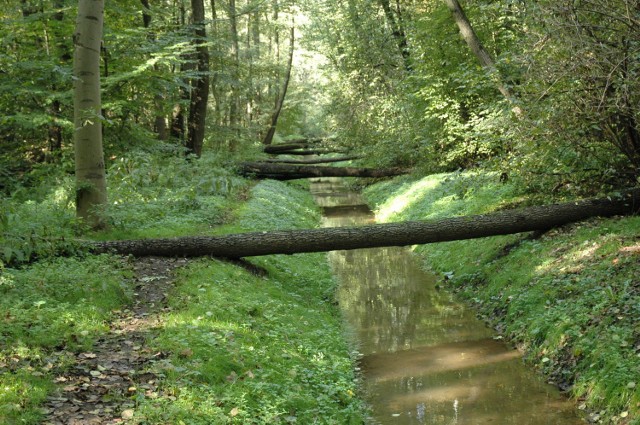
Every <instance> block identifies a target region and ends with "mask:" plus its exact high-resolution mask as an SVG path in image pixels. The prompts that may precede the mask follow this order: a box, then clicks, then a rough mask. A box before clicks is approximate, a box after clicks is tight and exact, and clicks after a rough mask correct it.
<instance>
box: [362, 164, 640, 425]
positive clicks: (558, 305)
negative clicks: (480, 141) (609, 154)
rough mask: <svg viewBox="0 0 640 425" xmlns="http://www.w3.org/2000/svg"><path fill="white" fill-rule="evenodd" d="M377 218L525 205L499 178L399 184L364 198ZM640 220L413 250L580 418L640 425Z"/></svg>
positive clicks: (468, 176) (447, 177) (448, 177)
mask: <svg viewBox="0 0 640 425" xmlns="http://www.w3.org/2000/svg"><path fill="white" fill-rule="evenodd" d="M364 195H365V198H366V200H367V202H368V203H369V204H370V205H374V206H375V208H376V213H377V217H378V219H379V220H381V221H385V222H392V221H403V220H419V219H437V218H443V217H451V216H456V215H467V214H478V213H486V212H491V211H495V210H498V209H501V208H506V207H510V206H513V205H514V204H523V203H524V204H526V203H527V202H528V200H527V198H526V197H523V196H522V195H520V194H518V193H517V192H516V190H515V188H513V187H511V186H510V185H508V184H504V183H500V182H499V176H497V175H491V174H482V173H448V174H439V175H433V176H429V177H425V178H418V177H414V176H409V177H400V178H396V179H393V180H391V181H386V182H382V183H378V184H375V185H372V186H370V187H368V188H367V189H366V190H365V191H364ZM638 234H640V218H639V217H625V218H612V219H593V220H588V221H586V222H582V223H577V224H573V225H569V226H564V227H562V228H558V229H554V230H552V231H549V232H547V233H546V234H544V235H529V234H523V235H509V236H498V237H492V238H484V239H477V240H469V241H457V242H447V243H440V244H431V245H422V246H417V247H415V249H414V251H415V252H416V253H417V254H419V255H420V256H421V257H422V258H423V259H424V263H423V267H425V268H429V269H430V270H433V271H434V272H436V273H437V274H438V275H439V276H440V282H439V283H438V284H439V285H440V286H446V287H447V289H449V290H451V291H456V292H458V293H459V294H460V295H461V296H462V297H464V298H465V299H466V300H467V301H468V302H469V303H470V304H473V305H474V307H475V308H476V310H477V311H478V313H479V315H480V316H481V317H482V318H483V319H484V320H485V321H486V322H487V323H489V324H491V326H493V327H494V329H496V330H497V331H498V332H500V335H501V336H502V337H503V338H505V339H507V340H509V341H511V342H512V343H514V344H516V345H517V346H518V347H519V348H520V350H521V351H523V352H524V353H525V358H526V360H527V362H528V364H530V365H531V366H533V367H535V368H536V369H537V370H539V372H540V373H541V374H542V375H543V376H545V378H546V379H547V381H549V382H551V383H553V384H555V385H556V386H558V387H559V388H561V389H562V390H564V391H565V392H567V394H568V395H570V396H571V397H572V398H573V399H574V400H575V402H576V404H577V406H578V407H579V408H580V409H583V410H586V411H587V412H588V419H589V421H590V422H593V423H604V424H634V425H635V424H638V423H640V396H639V392H638V389H637V385H638V384H639V383H640V325H639V324H638V323H639V321H638V318H640V278H639V276H640V273H639V271H640V266H639V264H640V261H639V259H640V240H639V239H638Z"/></svg>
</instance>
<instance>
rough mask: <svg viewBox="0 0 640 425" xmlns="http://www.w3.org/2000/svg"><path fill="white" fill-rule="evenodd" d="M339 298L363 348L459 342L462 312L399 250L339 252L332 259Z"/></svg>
mask: <svg viewBox="0 0 640 425" xmlns="http://www.w3.org/2000/svg"><path fill="white" fill-rule="evenodd" d="M331 260H332V263H333V265H334V271H335V273H336V275H337V276H338V278H339V280H340V287H339V289H338V299H339V300H340V304H341V306H342V309H343V311H344V312H345V315H346V317H347V319H348V320H349V322H350V323H351V325H352V326H353V327H354V328H355V329H356V330H357V332H358V333H359V337H360V342H361V343H362V345H363V349H365V350H366V349H367V346H368V345H369V344H371V346H375V347H377V348H376V351H397V350H402V349H407V348H412V347H415V346H421V345H429V344H434V343H439V342H442V341H443V340H451V339H452V338H453V339H454V340H456V339H457V337H456V334H458V333H460V332H461V331H462V332H465V329H464V327H463V326H459V325H462V322H461V319H463V317H464V316H465V314H464V312H463V310H462V309H461V307H459V306H457V305H456V304H454V303H453V302H452V301H451V297H450V296H448V295H447V294H446V293H442V292H439V291H437V290H436V289H435V285H434V282H433V280H432V279H431V277H430V276H429V275H427V274H426V273H424V272H423V271H422V270H420V268H419V267H418V266H417V264H416V263H415V259H414V258H412V257H411V255H410V254H409V253H408V252H406V251H405V250H403V249H399V248H375V249H366V250H354V251H339V252H334V253H332V257H331Z"/></svg>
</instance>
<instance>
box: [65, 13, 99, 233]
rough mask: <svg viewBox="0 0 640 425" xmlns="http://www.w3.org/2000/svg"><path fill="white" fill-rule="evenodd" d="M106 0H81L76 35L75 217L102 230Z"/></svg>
mask: <svg viewBox="0 0 640 425" xmlns="http://www.w3.org/2000/svg"><path fill="white" fill-rule="evenodd" d="M103 12H104V0H80V2H79V4H78V18H77V20H76V31H75V34H74V37H73V39H74V44H75V53H74V58H73V76H74V80H73V108H74V114H73V122H74V129H75V131H74V137H73V141H74V146H75V169H76V214H77V216H78V217H80V218H82V219H83V220H85V222H86V223H87V224H89V225H90V226H91V227H92V228H99V227H103V224H104V223H103V222H102V220H101V218H100V214H99V212H98V211H96V209H97V208H99V207H101V206H104V205H106V203H107V182H106V175H105V166H104V154H103V150H102V119H103V118H102V116H101V113H100V108H101V99H100V45H101V42H102V22H103Z"/></svg>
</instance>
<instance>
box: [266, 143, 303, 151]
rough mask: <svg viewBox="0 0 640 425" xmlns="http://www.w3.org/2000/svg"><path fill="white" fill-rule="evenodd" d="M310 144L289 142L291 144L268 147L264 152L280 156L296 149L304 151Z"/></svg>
mask: <svg viewBox="0 0 640 425" xmlns="http://www.w3.org/2000/svg"><path fill="white" fill-rule="evenodd" d="M308 146H309V144H308V143H306V142H289V143H277V144H275V145H271V144H270V145H267V146H265V147H264V148H263V149H262V150H263V151H264V152H265V153H270V154H278V153H281V152H288V151H291V150H295V149H304V148H306V147H308Z"/></svg>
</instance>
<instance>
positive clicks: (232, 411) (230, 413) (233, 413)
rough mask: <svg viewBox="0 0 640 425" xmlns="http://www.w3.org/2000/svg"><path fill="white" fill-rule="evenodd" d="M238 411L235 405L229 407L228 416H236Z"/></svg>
mask: <svg viewBox="0 0 640 425" xmlns="http://www.w3.org/2000/svg"><path fill="white" fill-rule="evenodd" d="M238 413H240V409H238V408H237V407H234V408H233V409H231V411H230V412H229V416H231V417H232V418H233V417H235V416H238Z"/></svg>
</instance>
